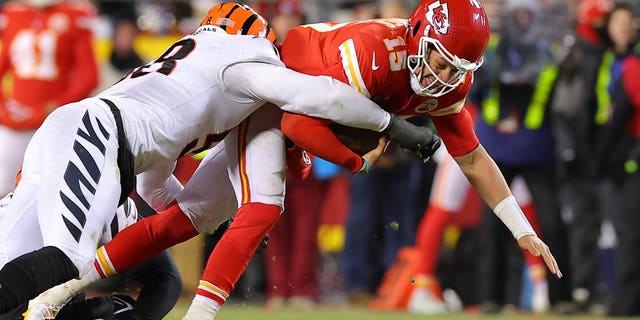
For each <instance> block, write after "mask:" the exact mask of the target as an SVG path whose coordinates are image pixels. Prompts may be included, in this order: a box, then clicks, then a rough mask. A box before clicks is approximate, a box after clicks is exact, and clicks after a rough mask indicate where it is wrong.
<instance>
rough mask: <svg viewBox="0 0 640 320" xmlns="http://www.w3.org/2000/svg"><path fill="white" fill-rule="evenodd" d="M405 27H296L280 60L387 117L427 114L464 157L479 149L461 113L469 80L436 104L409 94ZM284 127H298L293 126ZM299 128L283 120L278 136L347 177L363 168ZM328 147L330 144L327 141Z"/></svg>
mask: <svg viewBox="0 0 640 320" xmlns="http://www.w3.org/2000/svg"><path fill="white" fill-rule="evenodd" d="M407 24H408V22H407V20H405V19H376V20H368V21H361V22H350V23H341V24H335V23H318V24H311V25H305V26H300V27H297V28H294V29H291V30H289V33H288V34H287V38H286V39H285V41H284V43H283V44H282V46H281V51H280V54H281V57H282V61H283V62H284V63H285V65H286V66H287V67H289V68H291V69H293V70H296V71H299V72H303V73H307V74H312V75H326V76H331V77H333V78H335V79H338V80H340V81H342V82H345V83H347V84H349V85H351V86H352V87H353V88H354V89H356V90H358V91H359V92H360V93H362V94H364V95H366V96H367V97H369V98H371V99H372V100H373V101H375V102H376V103H378V104H379V105H380V106H381V107H383V108H384V109H385V110H387V111H389V112H392V113H394V114H397V115H403V116H416V115H423V114H425V113H427V114H429V116H430V117H431V119H432V120H433V122H434V124H435V125H436V127H437V128H438V132H439V134H440V135H441V136H442V138H443V140H444V142H445V144H446V145H447V148H448V150H449V152H450V153H451V154H452V155H454V156H460V155H464V154H466V153H469V152H471V151H472V150H473V149H474V148H475V147H476V146H477V145H478V139H477V137H476V136H475V133H474V132H473V123H472V121H471V117H470V116H469V113H468V112H467V111H466V109H464V101H465V98H466V96H467V94H468V93H469V90H470V88H471V83H472V80H473V75H472V74H471V73H469V74H467V75H466V78H465V81H464V82H463V83H462V84H461V85H460V86H459V87H458V88H456V89H455V90H454V91H452V92H450V93H448V94H446V95H444V96H442V97H439V98H433V97H423V96H419V95H416V94H414V92H413V90H412V89H411V86H410V82H409V74H408V72H409V71H408V69H407V45H406V32H407ZM288 121H298V123H297V124H296V126H293V124H292V123H287V122H288ZM304 122H305V121H304V120H302V119H300V118H298V116H296V115H287V116H285V117H284V118H283V130H286V131H287V132H285V133H287V135H288V136H289V137H290V138H292V137H291V136H292V135H294V136H295V137H296V138H295V139H294V138H292V140H294V142H296V143H297V144H299V145H300V146H302V147H303V148H305V149H306V150H308V151H309V152H311V153H314V154H316V155H318V156H320V157H322V158H325V159H327V157H329V158H330V159H327V160H329V161H332V162H335V163H338V164H340V165H342V166H344V167H349V169H351V170H352V171H354V166H358V164H360V165H361V164H362V162H361V161H360V162H358V160H359V159H357V158H354V157H356V155H355V154H353V153H352V152H351V153H350V154H349V156H350V158H349V159H347V158H346V154H343V155H342V156H338V155H337V154H338V153H344V152H346V151H344V149H342V148H341V147H339V146H336V145H335V143H331V145H327V143H325V145H324V146H318V143H317V142H315V143H314V142H311V141H309V140H311V139H312V138H313V139H318V138H317V136H314V137H310V138H309V137H308V136H309V135H308V134H305V133H303V132H292V131H302V130H306V129H308V128H309V126H304V127H302V126H301V124H302V123H304ZM317 122H318V123H319V122H322V121H320V120H317ZM318 134H319V132H318ZM324 138H325V136H323V138H322V139H324ZM336 140H337V139H336ZM327 141H330V142H331V141H334V142H335V140H333V138H331V137H327ZM342 147H344V146H342ZM318 149H322V150H318ZM336 150H337V151H336ZM358 157H359V156H358ZM334 160H335V161H334ZM336 161H337V162H336ZM349 161H350V162H349ZM356 162H357V163H356ZM358 168H359V167H358ZM355 170H357V169H355Z"/></svg>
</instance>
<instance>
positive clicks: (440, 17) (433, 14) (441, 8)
mask: <svg viewBox="0 0 640 320" xmlns="http://www.w3.org/2000/svg"><path fill="white" fill-rule="evenodd" d="M427 8H428V11H427V13H426V15H425V17H426V18H427V21H429V24H431V26H432V27H433V30H434V31H435V32H438V33H440V34H447V32H449V26H450V24H449V5H448V4H447V3H440V0H438V1H436V2H433V3H432V4H430V5H429V6H428V7H427Z"/></svg>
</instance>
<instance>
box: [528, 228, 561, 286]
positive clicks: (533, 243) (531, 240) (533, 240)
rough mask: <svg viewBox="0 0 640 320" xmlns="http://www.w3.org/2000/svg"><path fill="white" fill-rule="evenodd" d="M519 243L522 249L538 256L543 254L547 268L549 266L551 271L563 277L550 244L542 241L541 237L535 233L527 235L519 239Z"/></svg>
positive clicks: (557, 276) (558, 276)
mask: <svg viewBox="0 0 640 320" xmlns="http://www.w3.org/2000/svg"><path fill="white" fill-rule="evenodd" d="M518 245H520V247H521V248H522V249H525V250H528V251H529V252H530V253H531V254H532V255H534V256H536V257H537V256H542V259H544V263H545V264H546V265H547V268H549V271H551V273H553V275H554V276H556V278H558V279H560V278H562V272H560V268H559V267H558V262H556V258H555V257H554V256H553V254H551V251H550V250H549V246H547V245H546V244H545V243H544V242H542V240H540V238H538V237H536V236H535V235H525V236H523V237H521V238H520V239H518Z"/></svg>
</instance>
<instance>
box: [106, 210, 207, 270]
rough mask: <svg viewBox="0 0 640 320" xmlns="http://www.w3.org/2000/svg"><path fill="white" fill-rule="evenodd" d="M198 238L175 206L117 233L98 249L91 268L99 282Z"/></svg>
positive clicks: (189, 222)
mask: <svg viewBox="0 0 640 320" xmlns="http://www.w3.org/2000/svg"><path fill="white" fill-rule="evenodd" d="M196 235H198V231H197V230H196V229H195V228H194V227H193V224H192V223H191V220H189V218H187V216H186V215H185V214H184V213H183V212H182V210H181V209H180V207H179V206H178V204H177V203H175V202H174V203H173V204H172V205H171V206H170V207H169V208H168V209H167V210H165V211H163V212H160V213H158V214H155V215H153V216H150V217H147V218H144V219H142V220H140V221H138V222H137V223H134V224H133V225H131V226H129V227H127V228H125V229H124V230H122V231H120V232H119V233H118V234H117V235H116V236H115V237H114V238H113V240H111V241H110V242H109V243H107V244H105V245H104V246H103V248H100V249H98V252H97V257H96V260H95V261H94V266H95V267H96V269H97V270H98V273H101V274H100V276H102V277H103V278H104V277H105V276H109V275H111V274H113V273H116V272H118V271H121V270H125V269H128V268H130V267H133V266H136V265H138V264H140V263H143V262H145V261H147V260H148V259H149V258H151V257H153V256H155V255H156V254H158V253H160V252H162V251H163V250H165V249H167V248H169V247H171V246H173V245H175V244H178V243H180V242H183V241H186V240H189V239H191V238H193V237H195V236H196Z"/></svg>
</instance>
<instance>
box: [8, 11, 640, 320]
mask: <svg viewBox="0 0 640 320" xmlns="http://www.w3.org/2000/svg"><path fill="white" fill-rule="evenodd" d="M69 1H70V2H76V3H81V4H82V3H83V4H84V5H86V6H87V8H88V10H89V11H92V10H93V13H94V15H92V16H91V20H90V25H89V26H90V30H91V36H90V37H89V38H87V39H89V41H90V45H91V46H92V47H93V50H94V52H95V59H96V61H97V65H98V67H99V68H98V72H97V73H96V75H97V77H98V78H97V79H98V81H96V82H95V83H93V84H92V85H91V88H89V90H85V91H87V92H85V93H81V94H80V95H86V96H88V95H89V93H90V92H89V91H90V90H93V91H94V92H95V91H97V90H100V89H102V88H105V87H107V86H108V85H110V84H112V83H114V82H115V81H117V80H118V79H119V78H120V77H121V76H122V75H123V74H125V73H127V72H128V71H130V70H131V69H132V68H133V67H135V66H138V65H141V64H143V63H144V62H145V61H149V60H151V59H152V58H154V57H156V56H157V55H158V54H160V53H161V51H162V50H163V49H164V48H165V47H167V45H168V44H170V43H171V42H172V41H175V40H176V39H177V38H179V37H180V36H181V35H184V34H187V33H190V32H192V31H193V30H195V28H196V26H197V25H198V23H199V21H200V20H201V19H202V17H203V16H204V15H205V13H206V12H207V10H208V9H209V8H210V7H211V6H212V5H214V4H215V2H214V1H210V0H191V1H187V0H184V1H179V0H175V1H168V0H159V1H147V0H138V1H90V2H88V1H87V2H83V1H73V0H69ZM456 1H463V0H456ZM480 2H481V3H482V4H483V5H484V7H485V9H486V10H487V13H488V14H489V17H490V24H491V28H492V31H493V36H492V38H491V41H490V45H489V48H488V50H487V52H486V54H485V63H484V65H483V67H482V68H481V69H480V70H479V71H478V72H476V75H475V80H474V85H473V89H472V93H471V95H470V97H469V99H468V101H467V107H468V108H469V109H470V110H473V111H474V114H475V121H476V133H477V134H478V137H479V138H480V141H481V143H482V144H483V146H484V147H485V148H486V149H487V151H488V152H489V153H490V154H491V156H492V157H493V158H494V159H495V160H496V162H497V163H498V166H499V167H500V169H501V170H502V171H503V174H504V176H505V177H506V178H507V180H508V182H509V183H510V184H511V187H512V189H513V192H514V194H515V195H516V198H517V200H518V203H519V204H520V205H521V206H522V208H523V210H524V212H525V213H526V215H527V217H528V218H529V219H530V221H532V224H533V226H534V228H535V229H536V232H537V233H538V235H540V236H541V238H542V239H544V240H545V242H546V243H547V244H548V245H549V246H550V247H551V250H552V252H553V253H554V254H555V256H556V258H558V262H559V264H560V268H561V270H562V272H563V274H564V275H565V276H564V277H563V278H562V279H560V280H557V279H554V278H552V277H551V276H550V275H548V274H547V272H546V269H545V267H544V264H543V262H542V261H540V258H539V257H534V256H530V255H526V254H523V252H522V250H520V249H519V248H518V247H517V243H516V241H514V240H513V239H512V237H511V234H510V233H509V232H508V230H507V229H506V227H504V225H502V224H501V223H500V221H499V220H498V219H496V217H495V215H494V214H493V212H492V211H491V209H489V208H486V207H484V204H483V203H482V202H481V201H480V200H479V198H478V196H477V195H476V194H475V193H474V192H473V190H472V189H471V188H470V186H469V184H468V182H467V181H466V179H465V178H464V177H463V176H462V174H461V173H460V172H459V171H457V168H455V167H456V165H455V163H454V162H453V160H452V159H451V158H450V156H448V155H447V154H446V152H445V150H444V147H443V148H441V149H442V150H440V152H439V154H438V156H436V157H435V158H436V159H435V161H431V162H429V163H426V164H423V163H420V162H417V161H414V160H412V159H410V158H407V157H406V156H405V155H404V154H403V153H402V152H401V151H400V150H396V149H394V148H390V149H389V150H388V151H387V152H386V154H385V156H384V157H383V158H382V159H381V160H380V161H379V163H378V165H377V167H376V169H375V170H373V171H372V172H371V173H369V174H368V175H366V176H356V175H351V174H350V173H348V172H345V171H342V170H341V169H339V168H338V167H336V166H333V165H332V164H330V163H328V162H325V161H323V160H322V159H315V160H314V161H315V163H314V167H313V174H312V175H311V176H310V177H309V178H308V179H306V180H303V181H297V180H295V179H293V177H292V178H291V179H289V180H288V185H287V188H288V189H287V197H286V204H285V206H286V210H285V212H284V214H283V216H282V217H281V219H280V221H279V222H278V223H277V225H276V226H275V228H274V229H273V230H272V232H271V234H270V239H269V241H268V242H269V245H268V246H267V247H266V248H265V249H263V250H261V251H260V252H259V253H258V254H257V255H256V256H255V257H254V259H253V260H252V262H251V264H250V266H249V268H248V269H247V272H246V273H245V275H244V276H243V278H242V280H241V283H240V284H239V285H238V287H237V289H236V290H235V292H234V294H233V296H232V297H231V301H250V302H256V303H263V304H264V306H265V308H266V309H269V310H273V309H277V308H300V309H312V308H314V307H315V306H317V305H320V304H349V305H353V306H360V307H368V308H374V309H378V310H407V311H408V312H412V313H420V314H438V313H446V312H451V311H460V310H462V309H467V310H472V311H475V312H481V313H509V312H534V313H542V312H554V313H558V314H575V313H591V314H597V315H604V314H610V315H617V316H619V315H640V254H639V253H638V249H637V248H639V247H640V232H638V230H640V197H639V196H638V190H640V173H638V161H640V140H638V137H640V96H638V94H640V92H638V91H635V90H633V88H638V86H637V84H636V82H638V81H640V80H637V79H634V78H637V77H638V76H637V74H638V73H636V76H635V77H633V76H628V75H626V76H625V73H624V72H623V70H624V68H627V67H628V68H631V69H630V70H635V69H632V68H633V67H634V66H628V64H627V63H625V61H626V60H625V59H626V58H627V57H629V56H633V55H637V54H639V53H640V47H638V46H637V40H638V38H637V28H638V18H637V17H639V15H640V1H626V2H618V1H613V0H480ZM0 3H2V4H3V5H6V4H7V3H9V2H6V1H4V2H3V1H0ZM247 4H249V5H250V6H252V7H253V8H255V9H257V10H258V11H259V12H260V13H261V14H262V15H263V16H265V17H266V18H267V19H269V20H270V22H271V23H272V26H273V27H274V29H275V30H276V34H277V37H278V40H280V41H282V40H283V39H284V38H285V37H286V34H287V30H288V29H289V28H291V27H294V26H297V25H300V24H307V23H314V22H322V21H337V22H346V21H352V20H364V19H372V18H391V17H395V18H408V16H409V14H410V13H411V11H412V10H413V7H414V6H415V4H416V2H415V0H377V1H376V0H254V1H250V2H247ZM10 21H11V20H3V21H0V24H1V26H2V32H3V33H4V32H5V30H8V28H9V24H10V23H11V22H10ZM3 39H4V38H3ZM73 39H75V40H73V41H72V42H79V41H81V40H80V38H73ZM40 40H41V42H40V43H39V45H38V46H36V51H37V50H44V49H43V43H44V42H46V39H45V37H43V38H42V39H40ZM2 45H3V51H6V50H5V49H6V47H7V46H5V44H4V43H2ZM11 54H12V53H6V52H5V53H3V55H11ZM28 58H29V55H28V54H25V51H22V52H21V53H20V54H19V56H17V57H15V58H13V57H12V59H10V61H12V62H11V63H14V64H16V65H17V64H18V62H16V61H20V60H24V59H28ZM73 61H74V62H73V63H72V64H71V65H70V66H69V68H70V70H69V71H66V70H64V71H62V72H74V71H71V69H73V68H80V67H82V66H78V65H77V64H79V62H78V61H80V60H73ZM36 64H37V63H36ZM36 64H34V65H36ZM635 67H638V66H635ZM0 69H1V70H0V71H2V72H3V73H4V78H3V80H4V81H3V88H4V89H3V92H4V93H3V100H2V106H1V107H0V162H2V163H3V166H2V170H4V171H6V172H15V171H16V169H17V168H18V167H19V165H20V163H19V161H21V155H20V154H19V152H18V154H16V150H20V148H22V150H23V149H24V147H20V146H21V145H25V141H28V139H29V138H30V134H32V131H33V130H34V129H35V128H36V127H37V126H38V125H39V123H40V122H41V118H40V119H39V120H33V121H30V122H24V121H22V122H21V121H19V120H20V119H19V118H20V116H23V117H27V118H29V116H24V114H22V113H21V112H25V110H28V109H29V108H27V107H25V106H24V105H22V106H21V105H20V103H16V100H18V98H17V97H16V98H14V97H12V93H10V90H11V89H10V88H11V87H12V86H16V89H17V86H18V85H20V82H18V81H12V80H11V77H14V78H16V77H20V76H21V75H20V74H19V73H20V72H23V73H24V72H27V73H28V72H36V71H37V70H36V71H33V70H31V71H29V70H27V69H20V68H18V67H14V68H9V67H7V66H4V65H1V66H0ZM20 70H23V71H20ZM24 70H26V71H24ZM638 70H640V69H638ZM83 72H84V71H83ZM16 73H17V74H16ZM85 73H86V72H85ZM626 74H629V73H626ZM85 75H86V74H85ZM85 83H91V82H85ZM634 86H635V87H634ZM29 90H31V91H30V92H29ZM29 90H27V91H28V93H27V95H32V94H33V88H30V89H29ZM62 91H64V90H49V93H48V94H50V95H51V97H50V98H49V100H50V101H51V102H52V103H53V102H57V103H55V104H56V105H59V104H61V103H59V102H60V101H62V100H61V98H59V97H58V96H57V95H60V94H61V92H62ZM81 98H82V96H78V98H77V99H76V100H79V99H81ZM23 104H24V103H23ZM45 110H46V109H45ZM32 118H33V117H32ZM418 120H419V121H423V120H425V119H418ZM425 124H427V125H428V120H425ZM16 159H17V160H16ZM10 163H15V165H13V167H11V166H10V165H9V164H10ZM197 163H198V159H197V158H190V159H184V160H181V162H180V165H179V167H178V169H177V170H178V173H179V175H180V178H181V179H182V180H183V181H186V180H187V179H188V178H189V175H190V174H191V172H192V171H193V170H194V169H195V167H196V166H197ZM4 176H11V174H7V173H5V174H4ZM0 178H2V175H0ZM4 180H8V179H4ZM9 180H10V179H9ZM12 182H13V181H9V182H7V181H3V180H2V179H0V183H1V184H3V185H0V194H4V193H6V192H8V190H10V189H11V188H12ZM140 205H141V206H142V205H144V204H143V203H140ZM149 210H150V209H149ZM212 245H213V244H212V243H211V239H210V238H209V237H206V236H202V237H199V238H197V239H194V240H192V241H190V242H188V243H185V244H182V245H180V246H177V247H174V248H173V250H172V251H173V254H174V257H175V259H176V262H177V264H178V266H179V267H180V270H181V273H182V275H183V277H184V280H185V281H184V282H185V295H189V294H192V293H193V290H194V289H195V287H196V286H197V279H198V278H199V275H200V271H201V269H202V266H203V263H204V262H203V261H206V257H207V254H208V252H210V250H211V247H212Z"/></svg>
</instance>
